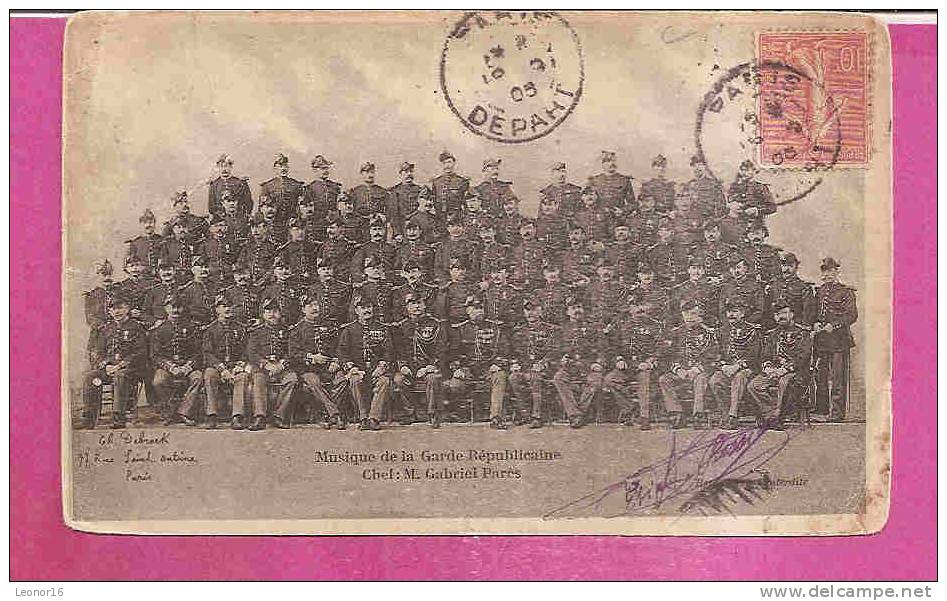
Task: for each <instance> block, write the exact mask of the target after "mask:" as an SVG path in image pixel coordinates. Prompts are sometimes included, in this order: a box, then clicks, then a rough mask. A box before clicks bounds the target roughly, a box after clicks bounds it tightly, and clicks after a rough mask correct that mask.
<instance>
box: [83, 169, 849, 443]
mask: <svg viewBox="0 0 947 601" xmlns="http://www.w3.org/2000/svg"><path fill="white" fill-rule="evenodd" d="M438 158H439V162H440V164H441V165H442V168H443V173H442V174H441V175H439V176H437V177H435V178H434V179H433V180H432V181H431V182H430V185H426V186H422V185H419V184H417V183H415V179H414V171H415V169H414V165H412V164H411V163H408V162H406V163H404V164H402V165H401V167H400V169H399V174H398V175H399V178H400V182H399V183H398V184H396V185H394V186H392V187H390V188H385V187H382V186H380V185H378V184H377V183H375V166H374V165H373V164H372V163H365V164H364V165H362V166H361V175H362V177H363V178H364V182H363V183H361V184H359V185H357V186H354V187H352V188H350V189H347V190H346V189H344V188H343V186H342V185H341V184H340V183H338V182H335V181H332V179H331V178H330V170H331V167H332V163H331V162H330V161H328V160H327V159H326V158H324V157H323V156H316V157H315V158H314V159H313V160H312V168H313V170H314V171H315V172H316V175H317V177H316V179H314V180H313V181H311V182H309V183H308V184H306V183H304V182H302V181H300V180H297V179H294V178H292V177H290V169H289V161H288V159H287V158H286V156H284V155H282V154H280V155H278V156H277V157H276V160H275V162H274V164H273V165H274V168H275V171H276V174H275V177H273V178H272V179H270V180H267V181H266V182H263V183H262V185H261V186H260V191H259V195H258V196H257V198H256V203H254V199H253V196H252V193H251V190H250V186H249V184H248V183H247V181H246V178H241V177H237V176H234V175H233V160H232V159H231V158H230V157H229V156H227V155H224V156H221V157H220V159H219V160H218V162H217V167H218V169H219V172H220V173H219V177H217V178H216V179H214V180H213V181H212V182H210V185H209V196H208V199H207V212H208V215H207V216H206V217H202V216H198V215H195V214H194V213H192V212H191V199H190V198H189V197H188V195H187V194H186V193H185V192H180V193H177V194H176V195H174V197H173V199H172V204H173V208H174V216H173V218H172V219H170V220H169V221H168V222H166V223H165V224H164V226H163V228H161V230H160V232H159V231H158V230H157V229H156V223H155V217H154V215H153V213H152V212H151V211H150V210H146V211H145V213H144V214H143V215H142V216H141V218H140V220H139V221H140V224H141V228H142V233H141V235H139V236H138V237H136V238H134V239H132V240H129V241H128V244H129V251H128V256H127V258H126V259H125V261H124V270H125V272H126V273H127V277H126V278H125V279H123V280H121V281H115V280H114V279H113V278H114V275H115V274H114V273H113V268H112V266H111V265H110V264H109V263H108V261H105V262H103V263H101V264H99V265H98V266H97V273H98V274H99V275H100V276H101V279H102V281H101V285H100V286H99V287H97V288H95V289H93V290H91V291H90V292H88V293H86V296H85V310H86V317H87V320H88V323H89V326H90V330H91V333H90V337H89V347H88V350H89V360H90V363H91V365H90V368H89V370H88V372H87V373H86V374H85V377H84V382H83V406H84V413H83V424H82V425H83V426H84V427H87V428H90V427H95V425H96V423H97V421H98V418H99V413H100V409H101V405H102V392H103V388H104V385H106V384H107V385H110V387H111V395H112V401H113V410H112V412H111V415H112V420H111V425H112V427H115V428H121V427H125V425H126V420H127V417H126V416H127V409H128V408H129V407H130V405H132V404H134V401H133V399H137V396H138V388H139V385H140V384H141V385H143V386H144V393H145V395H146V399H147V403H148V404H149V405H151V406H152V407H154V408H156V410H157V411H159V412H160V414H161V416H162V418H163V419H164V420H165V422H166V423H167V424H172V423H185V424H188V425H197V424H199V423H203V424H204V425H205V426H206V427H209V428H216V427H218V425H219V424H220V425H223V424H226V423H227V422H229V426H230V427H231V428H233V429H238V430H239V429H247V430H261V429H264V428H266V427H267V425H268V424H269V425H273V426H275V427H278V428H287V427H290V426H291V425H292V424H293V423H298V422H299V421H300V420H301V419H305V418H306V417H307V416H308V418H310V419H315V420H323V421H324V422H325V423H324V425H325V427H328V428H331V427H336V428H340V429H341V428H345V427H346V423H350V422H353V421H356V422H358V424H359V426H360V427H361V428H362V429H369V430H377V429H379V428H380V427H381V423H382V422H384V421H385V419H384V418H385V417H386V416H392V415H394V416H395V417H397V418H398V419H399V421H401V423H412V422H415V421H421V422H423V421H427V422H429V423H430V424H431V426H432V427H438V426H439V425H440V423H441V421H442V420H444V419H454V418H457V416H458V415H459V414H463V415H466V416H468V417H469V416H472V415H474V413H471V412H468V411H467V409H461V408H463V407H471V406H476V403H478V402H480V403H481V404H482V406H483V407H484V408H486V406H487V405H489V423H490V426H491V427H493V428H499V429H502V428H506V427H507V425H508V424H509V423H511V422H512V423H513V424H515V425H520V424H528V426H529V427H531V428H539V427H542V426H543V425H544V423H548V422H549V421H550V419H551V417H552V415H551V414H552V413H556V414H557V415H558V414H559V412H561V413H562V414H564V417H565V418H567V419H568V422H569V424H570V425H571V426H572V427H574V428H579V427H582V426H583V425H584V424H585V423H587V422H589V421H590V420H591V419H592V417H593V413H595V414H596V415H597V414H598V413H599V411H600V408H601V407H603V406H605V407H614V408H615V409H616V410H617V412H618V419H619V421H620V423H622V424H626V425H627V424H633V423H635V422H637V423H638V424H639V425H640V427H641V428H642V429H647V428H650V427H651V423H652V419H653V418H652V413H653V409H657V413H660V414H661V415H660V417H661V419H662V420H666V421H667V423H668V424H669V425H670V427H672V428H681V427H686V426H693V427H695V428H705V427H713V426H720V427H724V428H736V427H738V421H739V418H740V417H741V416H742V415H741V413H740V412H741V411H743V412H746V413H748V415H755V416H756V418H757V419H758V420H759V423H762V424H764V426H765V427H772V428H781V427H782V421H783V418H785V417H787V416H788V415H790V414H794V412H798V411H799V410H800V409H801V408H803V407H805V408H806V409H808V408H813V409H814V410H816V411H817V412H821V413H825V414H828V419H830V420H842V419H844V417H845V408H846V404H847V400H848V399H847V395H848V378H849V359H850V349H851V348H852V346H853V344H854V343H853V339H852V334H851V330H850V326H851V325H852V323H854V322H855V320H856V319H857V311H856V305H855V295H854V291H853V290H852V288H850V287H848V286H845V285H843V284H841V283H839V282H838V272H839V267H840V266H839V264H838V263H837V262H836V261H835V260H834V259H832V258H826V259H824V260H823V261H822V264H821V273H822V279H823V282H822V283H821V285H818V286H816V285H814V284H812V283H810V282H806V281H804V280H802V279H800V277H799V276H798V275H797V268H798V261H797V259H796V256H795V255H793V254H792V253H791V252H783V251H781V250H778V249H776V248H774V247H773V246H770V245H768V244H767V243H766V238H767V235H768V232H767V227H766V217H767V216H768V215H770V214H772V213H774V212H775V211H776V205H775V204H774V202H773V198H772V195H771V193H770V191H769V189H768V188H767V186H766V185H764V184H762V183H760V182H759V181H758V180H757V178H756V175H757V171H756V168H755V167H754V165H753V163H751V162H749V161H747V162H745V163H744V164H743V165H742V166H741V167H740V170H739V173H738V175H737V177H736V180H735V181H734V182H732V183H730V184H729V186H727V187H725V186H724V185H723V184H722V183H721V182H719V181H717V180H716V179H715V178H713V177H712V176H710V175H709V174H708V172H707V170H706V167H705V165H703V164H702V162H701V161H700V160H699V159H698V158H696V157H695V158H693V159H691V162H690V164H691V167H692V168H693V172H694V177H693V179H691V180H690V181H688V182H686V183H685V182H681V183H676V182H673V181H670V180H669V179H667V177H666V175H665V171H666V168H667V159H665V157H663V156H657V157H655V158H654V160H653V161H652V168H653V171H654V173H653V177H652V178H650V179H648V180H647V181H645V182H643V183H642V184H641V185H640V187H639V188H638V192H637V194H636V192H635V186H633V180H632V178H631V177H629V176H627V175H623V174H621V173H619V172H618V169H617V164H616V156H615V154H614V153H612V152H602V154H601V161H602V167H603V172H602V173H600V174H598V175H594V176H592V177H590V178H588V182H587V184H586V185H585V186H579V185H576V184H573V183H570V182H569V181H568V177H567V172H566V165H565V164H564V163H561V162H558V163H556V164H554V165H553V166H552V182H551V183H550V184H549V185H548V186H546V187H544V188H543V189H542V190H541V191H540V202H539V207H538V215H537V216H536V217H535V218H532V217H526V216H524V215H522V214H521V213H520V210H519V200H518V198H517V197H516V196H515V195H514V193H513V188H512V184H511V182H509V181H504V180H503V179H501V178H500V161H499V160H486V161H484V162H483V173H484V180H483V182H482V183H480V184H478V185H475V186H474V185H471V181H470V179H468V178H466V177H463V176H462V175H460V174H458V173H457V172H456V171H455V158H454V157H453V156H452V155H451V154H450V153H449V152H443V153H441V154H440V156H439V157H438ZM255 205H256V206H255ZM556 401H558V402H556ZM471 403H473V405H471ZM685 403H686V404H685ZM652 405H654V407H652ZM685 408H686V410H685ZM225 410H226V413H224V411H225ZM300 416H303V417H300ZM485 417H486V416H485ZM655 417H657V416H655Z"/></svg>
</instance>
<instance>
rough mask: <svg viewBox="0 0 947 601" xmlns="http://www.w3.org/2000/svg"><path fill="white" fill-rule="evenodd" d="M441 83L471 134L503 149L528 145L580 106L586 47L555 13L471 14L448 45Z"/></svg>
mask: <svg viewBox="0 0 947 601" xmlns="http://www.w3.org/2000/svg"><path fill="white" fill-rule="evenodd" d="M440 80H441V89H442V91H443V92H444V98H445V100H446V101H447V105H448V106H449V107H450V110H451V111H452V112H453V113H454V114H455V115H456V116H457V118H458V119H460V122H461V123H463V124H464V126H465V127H466V128H467V129H469V130H470V131H472V132H473V133H475V134H478V135H481V136H484V137H486V138H489V139H491V140H495V141H497V142H504V143H513V144H515V143H520V142H529V141H530V140H535V139H537V138H541V137H542V136H545V135H546V134H548V133H549V132H551V131H552V130H554V129H555V128H556V127H558V126H559V124H561V123H562V122H563V121H564V120H565V119H566V118H567V117H568V116H569V115H570V114H571V113H572V111H573V110H574V109H575V107H576V105H577V104H578V102H579V98H581V96H582V83H583V80H584V66H583V59H582V46H581V44H580V43H579V38H578V36H577V35H576V33H575V31H574V30H573V29H572V27H571V26H570V25H569V24H568V23H567V22H566V20H565V19H563V18H562V17H561V16H560V15H559V14H558V13H555V12H551V11H524V12H508V11H492V12H490V11H482V12H481V11H477V12H468V13H465V14H464V16H463V18H462V19H461V20H460V21H458V22H457V23H456V24H455V25H454V27H453V29H452V30H451V32H450V34H448V36H447V39H446V40H445V42H444V50H443V52H442V53H441V64H440Z"/></svg>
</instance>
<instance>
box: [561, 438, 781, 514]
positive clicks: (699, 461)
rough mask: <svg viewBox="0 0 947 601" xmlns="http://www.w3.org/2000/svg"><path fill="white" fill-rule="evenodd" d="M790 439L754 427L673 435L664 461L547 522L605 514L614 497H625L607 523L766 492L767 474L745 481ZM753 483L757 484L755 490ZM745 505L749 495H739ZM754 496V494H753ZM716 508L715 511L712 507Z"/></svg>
mask: <svg viewBox="0 0 947 601" xmlns="http://www.w3.org/2000/svg"><path fill="white" fill-rule="evenodd" d="M793 437H794V436H793V434H792V433H791V432H790V431H783V430H767V429H766V428H764V427H754V428H746V429H741V430H737V431H734V432H712V431H698V432H697V433H695V434H694V435H693V436H691V437H689V438H688V437H687V436H686V435H680V434H678V433H677V432H674V431H672V432H671V437H670V440H669V443H668V444H669V450H668V454H667V457H665V458H664V459H662V460H661V461H658V462H656V463H652V464H651V465H647V466H645V467H643V468H641V469H639V470H637V471H635V472H633V473H631V474H628V475H627V476H625V477H624V478H622V479H621V480H618V481H616V482H613V483H612V484H609V485H608V486H606V487H605V488H602V489H600V490H597V491H595V492H592V493H589V494H587V495H585V496H583V497H581V498H579V499H576V500H575V501H572V502H570V503H567V504H565V505H563V506H561V507H558V508H556V509H554V510H552V511H550V512H549V513H547V514H546V515H545V516H543V517H544V518H546V519H549V518H556V517H581V516H586V515H595V514H601V513H603V512H605V506H606V505H608V506H613V505H615V504H616V500H615V499H616V496H617V495H623V496H624V500H623V503H621V509H620V510H619V511H617V512H605V513H606V517H618V516H622V515H632V514H635V513H645V512H648V511H649V510H654V509H657V508H659V507H661V506H663V505H666V504H668V503H670V502H677V501H681V502H682V504H681V506H680V510H681V512H682V513H685V512H689V511H691V510H693V509H694V508H695V507H697V506H698V504H699V496H700V495H701V493H704V492H705V491H708V490H710V491H713V490H715V489H719V488H721V486H720V485H721V484H722V483H723V484H725V486H724V487H723V488H728V487H731V486H730V485H733V486H732V487H733V488H739V487H741V486H742V487H746V486H747V485H748V488H749V489H751V491H753V489H756V488H764V489H766V490H768V489H769V478H768V476H767V475H766V474H764V475H763V478H761V479H748V478H746V477H747V476H748V475H750V474H753V473H754V472H757V470H758V468H760V467H761V466H762V465H764V464H765V463H766V462H767V461H769V460H770V459H772V458H773V457H775V456H776V455H777V454H779V452H780V451H782V450H783V449H784V448H785V447H786V445H788V444H789V441H790V440H792V438H793ZM754 483H755V484H754ZM737 494H738V495H739V496H740V497H741V498H743V499H744V500H747V499H752V497H750V496H749V495H745V494H743V493H740V492H738V493H737ZM752 494H754V495H755V494H756V492H755V491H753V492H752ZM716 505H717V503H716V502H715V503H714V504H713V506H716Z"/></svg>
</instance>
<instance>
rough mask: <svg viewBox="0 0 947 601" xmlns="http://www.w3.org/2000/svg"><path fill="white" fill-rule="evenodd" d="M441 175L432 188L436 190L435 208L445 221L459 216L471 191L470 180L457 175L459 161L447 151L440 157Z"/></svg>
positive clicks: (435, 179) (438, 158) (434, 181)
mask: <svg viewBox="0 0 947 601" xmlns="http://www.w3.org/2000/svg"><path fill="white" fill-rule="evenodd" d="M437 160H438V162H440V164H441V170H442V173H441V175H439V176H437V177H435V178H434V180H433V181H432V182H431V187H432V188H433V190H434V206H435V207H436V209H437V214H438V215H440V216H441V217H442V218H443V219H445V220H446V219H447V218H448V217H449V216H450V215H459V214H460V212H461V211H462V210H463V207H464V199H465V198H467V195H468V192H469V190H470V180H469V179H468V178H466V177H463V176H461V175H458V174H457V173H455V171H454V169H455V168H456V164H457V159H455V158H454V155H452V154H451V153H449V152H447V151H446V150H445V151H444V152H442V153H441V154H439V155H438V157H437Z"/></svg>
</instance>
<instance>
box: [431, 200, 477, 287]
mask: <svg viewBox="0 0 947 601" xmlns="http://www.w3.org/2000/svg"><path fill="white" fill-rule="evenodd" d="M472 235H473V232H467V231H466V228H464V223H463V221H462V220H461V217H460V216H459V215H455V216H451V217H449V218H448V219H447V238H446V239H444V240H443V241H442V242H441V243H440V245H438V247H437V250H436V253H435V258H434V265H435V273H436V275H437V276H438V277H440V278H442V279H443V278H444V277H445V276H446V275H448V271H449V269H450V265H451V264H452V262H453V261H454V260H455V259H456V260H458V261H460V262H461V263H463V264H464V267H465V268H466V267H467V266H469V265H473V264H474V263H475V262H476V258H477V257H476V254H477V244H478V243H479V240H474V239H473V236H472Z"/></svg>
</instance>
